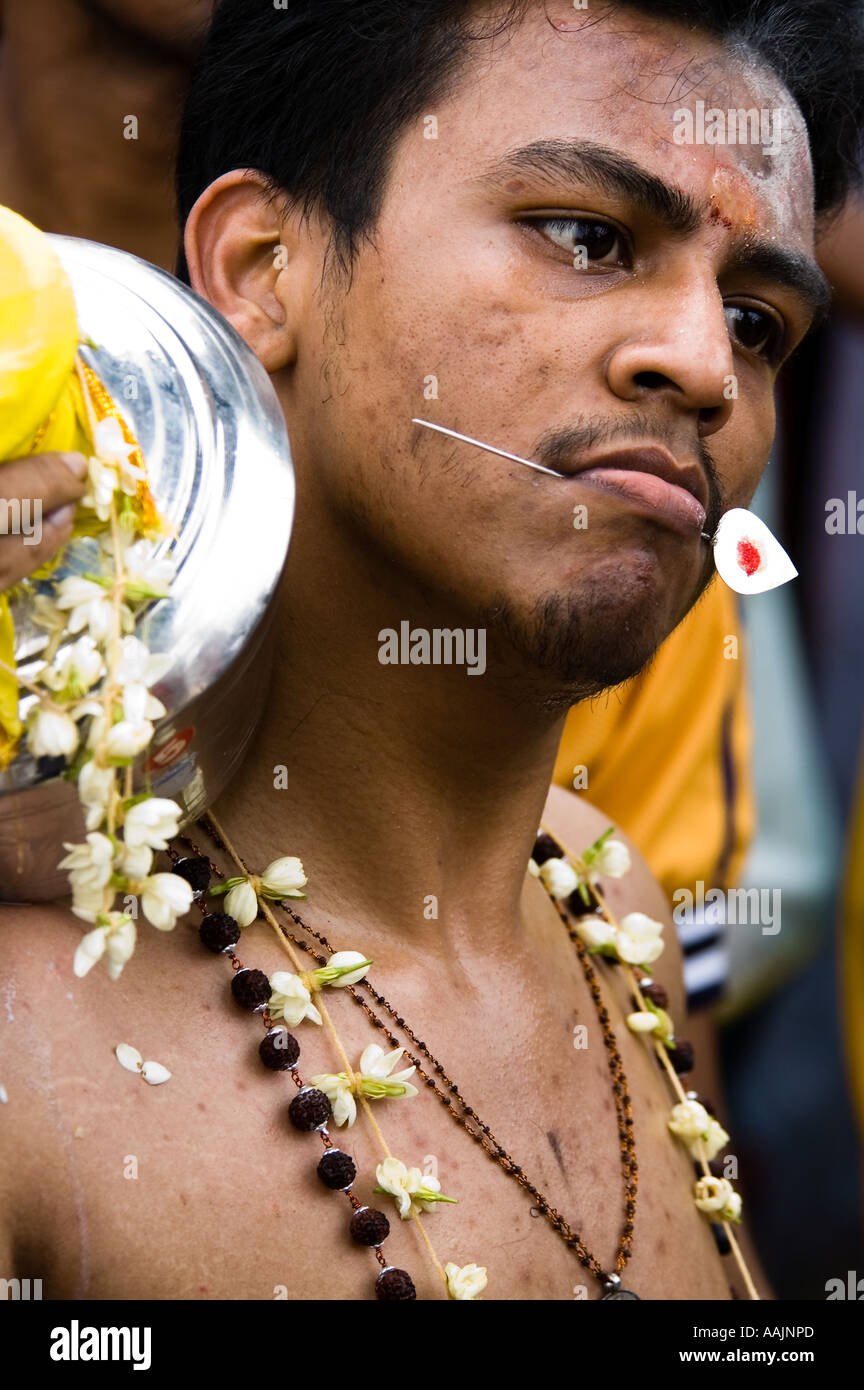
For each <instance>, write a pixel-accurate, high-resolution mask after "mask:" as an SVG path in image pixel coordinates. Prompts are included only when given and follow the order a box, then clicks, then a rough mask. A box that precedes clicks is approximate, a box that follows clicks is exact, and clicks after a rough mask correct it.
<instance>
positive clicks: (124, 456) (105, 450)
mask: <svg viewBox="0 0 864 1390" xmlns="http://www.w3.org/2000/svg"><path fill="white" fill-rule="evenodd" d="M93 446H94V448H95V450H96V455H97V460H98V462H99V463H100V464H101V465H102V466H103V467H105V466H106V465H107V466H108V467H107V468H106V471H108V470H109V469H110V470H114V472H115V477H114V487H117V486H118V484H119V486H120V487H121V488H122V490H123V492H125V493H126V494H127V496H129V497H134V496H135V493H136V492H137V490H138V483H139V482H140V481H141V480H142V479H145V478H146V477H147V474H146V473H145V472H144V469H143V468H140V467H139V466H138V465H137V464H134V463H133V462H132V458H131V455H132V454H133V453H134V452H135V445H134V444H130V443H129V442H128V440H126V439H125V437H124V435H123V431H122V429H121V427H120V421H119V420H118V419H117V418H116V417H115V416H113V415H107V416H106V417H105V419H104V420H100V421H99V423H98V424H97V426H96V428H95V429H94V431H93ZM90 462H91V465H92V463H93V462H94V460H93V459H91V461H90ZM112 490H113V489H112ZM85 500H86V499H85Z"/></svg>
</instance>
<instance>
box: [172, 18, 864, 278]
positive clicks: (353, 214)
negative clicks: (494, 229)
mask: <svg viewBox="0 0 864 1390" xmlns="http://www.w3.org/2000/svg"><path fill="white" fill-rule="evenodd" d="M622 2H623V3H625V4H627V5H628V6H629V8H632V9H636V10H639V11H641V12H643V13H645V14H648V15H651V16H654V17H656V18H665V19H670V20H674V21H677V22H679V23H681V24H683V25H685V26H687V27H689V28H692V29H696V30H702V31H704V32H706V33H708V34H711V35H712V36H714V37H716V38H718V39H720V40H722V41H725V42H728V43H729V44H731V45H733V46H743V47H744V48H746V49H747V50H749V51H750V52H752V53H753V54H754V55H755V56H756V57H757V58H758V59H759V60H760V61H761V62H763V63H764V64H765V66H766V67H767V68H769V69H770V70H772V71H773V72H774V73H775V74H776V75H777V76H778V77H779V78H780V80H781V81H782V82H783V83H784V85H785V86H786V88H787V89H788V91H789V93H790V95H791V96H792V97H793V99H794V100H795V102H796V103H797V105H798V107H799V108H800V110H801V113H802V115H803V117H804V120H805V122H806V125H807V130H808V134H809V140H810V151H811V157H812V161H813V169H814V179H815V208H816V212H817V214H824V213H826V212H830V211H832V210H835V209H837V208H838V207H839V206H840V205H842V203H843V201H844V200H845V198H846V196H847V195H848V192H849V189H850V186H851V185H852V184H853V183H854V182H856V181H857V178H858V161H859V155H860V147H861V137H862V127H864V28H862V11H864V5H862V3H861V0H779V2H778V0H641V2H640V0H622ZM532 3H533V4H540V3H542V0H499V3H497V4H496V3H492V2H491V0H281V3H280V4H279V6H278V7H277V4H276V3H275V0H219V3H217V5H216V9H215V12H214V16H213V20H212V25H211V28H210V32H209V34H208V37H207V39H206V41H205V44H204V47H203V49H202V52H201V54H200V56H199V59H198V61H197V63H196V65H195V67H194V69H193V73H192V79H191V85H190V89H189V94H188V98H187V102H186V106H185V111H184V115H183V121H182V129H181V138H180V147H179V153H178V158H177V192H178V210H179V216H180V225H181V227H182V226H183V225H184V223H185V221H186V218H187V216H188V214H189V211H190V210H191V208H192V206H193V204H194V203H195V201H196V199H197V198H198V196H199V194H200V193H201V192H202V191H203V190H204V189H205V188H206V187H207V186H208V184H210V183H212V182H213V180H214V179H216V178H218V177H219V176H220V174H223V173H226V172H227V171H228V170H230V169H237V168H251V169H257V170H259V171H260V172H261V173H263V174H264V175H265V177H266V178H267V181H268V185H269V187H270V189H271V192H272V193H273V194H274V195H276V196H278V195H280V194H281V195H285V196H286V197H287V199H288V200H289V202H290V203H292V204H295V205H299V206H301V207H302V208H303V211H304V213H306V214H309V213H310V212H311V211H313V210H315V209H319V210H321V211H323V212H324V213H326V214H327V215H328V216H329V217H330V219H331V221H332V226H333V245H334V247H335V249H336V250H337V252H338V254H339V257H340V259H341V260H342V261H343V263H344V264H350V262H351V260H352V259H353V256H354V254H355V251H356V246H357V239H358V238H359V237H360V236H362V235H363V234H364V233H367V232H369V231H370V230H371V229H372V227H374V224H375V221H376V219H377V216H378V213H379V211H380V207H381V203H382V199H383V195H384V189H385V185H386V180H387V174H388V168H389V160H390V155H391V153H392V150H393V146H394V143H395V141H396V138H397V137H398V135H399V133H400V131H401V130H402V129H403V128H404V127H406V126H407V125H408V124H409V123H410V122H411V121H413V120H416V119H417V118H418V117H419V116H420V115H422V114H423V113H425V112H427V111H428V110H429V108H430V106H432V105H433V104H434V102H435V101H436V100H440V98H441V97H443V96H444V95H446V93H447V91H448V90H450V88H451V87H452V85H453V83H454V81H455V79H456V78H457V77H458V75H459V73H460V69H461V67H462V65H463V63H464V62H465V60H466V58H467V55H468V53H469V51H470V46H471V44H472V42H474V41H475V40H476V39H478V38H483V37H488V36H489V35H490V34H493V33H500V32H504V31H506V30H507V29H508V28H509V27H510V26H511V25H512V24H514V23H515V22H516V21H517V20H518V19H519V18H520V17H521V16H522V15H523V14H524V13H525V12H526V10H527V9H528V7H529V6H530V5H531V4H532ZM603 8H604V7H600V8H599V9H598V11H597V12H592V11H588V12H587V14H585V17H586V21H587V19H588V15H590V16H591V19H592V20H594V19H595V17H596V18H601V17H602V12H603ZM612 8H614V6H612ZM575 13H576V15H577V16H579V15H581V14H583V13H585V12H583V11H580V10H576V11H575ZM484 18H485V20H486V22H485V24H484V23H483V22H482V20H483V19H484ZM178 273H179V274H180V275H181V277H182V278H184V279H185V278H187V276H186V267H185V260H184V258H183V255H182V251H181V256H180V262H179V266H178Z"/></svg>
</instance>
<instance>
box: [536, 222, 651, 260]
mask: <svg viewBox="0 0 864 1390" xmlns="http://www.w3.org/2000/svg"><path fill="white" fill-rule="evenodd" d="M534 225H535V226H537V227H539V228H540V229H541V230H542V231H543V233H544V235H546V236H548V237H549V239H550V241H554V242H555V244H556V245H557V246H562V247H563V248H564V250H565V251H568V252H569V253H570V255H571V256H572V257H573V261H574V264H575V265H576V266H579V265H580V264H589V263H593V264H598V265H628V264H629V259H630V258H629V248H628V246H627V242H626V238H625V236H624V233H623V232H622V231H620V230H619V228H618V227H615V226H613V225H612V223H611V222H599V221H598V220H597V219H596V218H594V217H591V218H587V217H544V218H536V219H534Z"/></svg>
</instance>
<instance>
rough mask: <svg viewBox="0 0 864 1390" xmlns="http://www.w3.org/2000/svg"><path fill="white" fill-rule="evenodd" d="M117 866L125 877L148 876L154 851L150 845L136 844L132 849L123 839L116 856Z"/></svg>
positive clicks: (118, 870)
mask: <svg viewBox="0 0 864 1390" xmlns="http://www.w3.org/2000/svg"><path fill="white" fill-rule="evenodd" d="M114 864H115V868H116V869H117V872H118V873H119V874H122V875H123V876H124V878H131V879H140V878H146V877H147V875H148V874H149V872H150V870H151V868H152V866H153V851H152V849H151V848H150V846H149V845H136V846H135V848H134V849H132V848H131V847H130V846H129V845H127V844H126V843H125V842H124V841H123V840H120V841H119V843H118V845H117V850H116V852H115V858H114Z"/></svg>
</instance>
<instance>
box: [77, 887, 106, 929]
mask: <svg viewBox="0 0 864 1390" xmlns="http://www.w3.org/2000/svg"><path fill="white" fill-rule="evenodd" d="M71 887H72V911H73V912H74V913H75V916H76V917H80V918H81V920H82V921H84V922H97V921H98V920H99V918H100V917H104V916H105V913H106V912H108V911H109V909H110V907H111V904H112V902H113V901H114V890H113V888H108V887H107V886H103V887H100V886H99V884H97V883H86V882H85V883H77V882H73V883H72V885H71Z"/></svg>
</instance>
